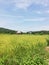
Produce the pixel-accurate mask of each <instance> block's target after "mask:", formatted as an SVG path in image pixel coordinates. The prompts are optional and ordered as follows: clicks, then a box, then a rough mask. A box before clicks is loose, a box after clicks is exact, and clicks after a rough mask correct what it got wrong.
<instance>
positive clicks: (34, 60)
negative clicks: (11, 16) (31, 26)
mask: <svg viewBox="0 0 49 65" xmlns="http://www.w3.org/2000/svg"><path fill="white" fill-rule="evenodd" d="M48 45H49V35H32V34H0V65H48V61H47V59H49V51H48V52H47V51H46V50H45V48H46V47H47V46H48Z"/></svg>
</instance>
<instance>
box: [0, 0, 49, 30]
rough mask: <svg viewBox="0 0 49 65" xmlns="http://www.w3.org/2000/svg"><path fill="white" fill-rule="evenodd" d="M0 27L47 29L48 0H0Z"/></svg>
mask: <svg viewBox="0 0 49 65" xmlns="http://www.w3.org/2000/svg"><path fill="white" fill-rule="evenodd" d="M0 27H4V28H9V29H13V30H18V31H38V30H49V0H0Z"/></svg>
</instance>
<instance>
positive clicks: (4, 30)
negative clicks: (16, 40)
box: [0, 27, 49, 35]
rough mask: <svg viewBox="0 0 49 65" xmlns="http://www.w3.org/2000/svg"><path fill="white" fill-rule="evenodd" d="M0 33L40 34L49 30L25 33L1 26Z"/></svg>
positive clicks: (48, 32)
mask: <svg viewBox="0 0 49 65" xmlns="http://www.w3.org/2000/svg"><path fill="white" fill-rule="evenodd" d="M0 33H3V34H16V33H19V34H40V35H43V34H49V31H44V30H43V31H28V32H26V33H24V32H19V31H15V30H10V29H6V28H1V27H0Z"/></svg>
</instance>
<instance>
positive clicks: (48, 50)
mask: <svg viewBox="0 0 49 65" xmlns="http://www.w3.org/2000/svg"><path fill="white" fill-rule="evenodd" d="M45 51H46V52H47V53H49V46H47V47H46V48H45ZM47 61H48V65H49V59H47Z"/></svg>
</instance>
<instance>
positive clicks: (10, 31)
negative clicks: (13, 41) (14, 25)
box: [0, 28, 16, 34]
mask: <svg viewBox="0 0 49 65" xmlns="http://www.w3.org/2000/svg"><path fill="white" fill-rule="evenodd" d="M0 33H3V34H16V31H14V30H10V29H6V28H0Z"/></svg>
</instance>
